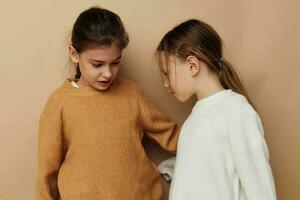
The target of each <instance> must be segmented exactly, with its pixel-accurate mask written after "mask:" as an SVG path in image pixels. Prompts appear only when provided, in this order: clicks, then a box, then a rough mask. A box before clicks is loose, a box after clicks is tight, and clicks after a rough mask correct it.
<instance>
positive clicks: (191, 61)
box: [186, 56, 200, 77]
mask: <svg viewBox="0 0 300 200" xmlns="http://www.w3.org/2000/svg"><path fill="white" fill-rule="evenodd" d="M186 63H187V65H188V68H189V72H190V74H191V75H192V76H193V77H194V76H197V74H198V73H199V71H200V61H199V60H198V58H196V57H195V56H188V57H187V59H186Z"/></svg>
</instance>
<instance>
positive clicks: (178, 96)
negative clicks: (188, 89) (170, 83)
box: [173, 94, 191, 102]
mask: <svg viewBox="0 0 300 200" xmlns="http://www.w3.org/2000/svg"><path fill="white" fill-rule="evenodd" d="M173 96H174V98H175V99H176V100H177V101H180V102H186V101H188V100H189V99H190V98H191V97H187V96H183V95H178V94H173Z"/></svg>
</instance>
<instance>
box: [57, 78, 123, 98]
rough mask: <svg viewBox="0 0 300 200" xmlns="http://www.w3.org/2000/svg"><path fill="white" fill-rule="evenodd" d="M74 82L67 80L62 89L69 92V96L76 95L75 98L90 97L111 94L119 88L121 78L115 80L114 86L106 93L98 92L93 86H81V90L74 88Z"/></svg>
mask: <svg viewBox="0 0 300 200" xmlns="http://www.w3.org/2000/svg"><path fill="white" fill-rule="evenodd" d="M72 81H74V80H72V79H67V80H65V82H64V84H63V85H62V87H63V88H64V89H65V90H66V91H67V92H68V94H71V95H75V96H90V95H95V94H98V95H99V94H109V93H111V92H112V91H114V90H115V89H116V88H117V86H118V85H119V78H116V80H114V82H113V84H112V85H111V86H110V88H108V89H107V90H105V91H101V90H97V89H95V88H93V87H91V86H80V87H79V88H76V87H73V86H72V85H71V82H72Z"/></svg>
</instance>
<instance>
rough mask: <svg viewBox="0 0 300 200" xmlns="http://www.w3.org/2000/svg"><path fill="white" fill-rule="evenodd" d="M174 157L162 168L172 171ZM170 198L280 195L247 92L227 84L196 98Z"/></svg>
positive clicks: (268, 198)
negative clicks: (206, 95) (235, 90)
mask: <svg viewBox="0 0 300 200" xmlns="http://www.w3.org/2000/svg"><path fill="white" fill-rule="evenodd" d="M170 162H172V160H171V161H170V160H167V161H165V162H163V163H162V164H161V165H160V171H161V173H163V174H165V173H171V174H172V170H170V169H171V168H172V167H171V165H170ZM169 199H170V200H275V199H276V193H275V186H274V181H273V176H272V172H271V168H270V165H269V155H268V148H267V145H266V142H265V140H264V137H263V127H262V123H261V120H260V118H259V116H258V114H257V113H256V112H255V110H254V109H253V108H252V106H251V105H250V104H249V103H248V102H247V100H246V99H245V98H244V97H243V96H241V95H239V94H237V93H235V92H233V91H231V90H223V91H221V92H218V93H216V94H214V95H212V96H210V97H208V98H205V99H203V100H200V101H198V102H197V103H196V105H195V106H194V108H193V110H192V113H191V114H190V116H189V117H188V119H187V120H186V121H185V123H184V125H183V127H182V130H181V133H180V138H179V142H178V149H177V158H176V164H175V170H174V174H173V175H172V185H171V190H170V198H169Z"/></svg>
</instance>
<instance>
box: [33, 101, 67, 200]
mask: <svg viewBox="0 0 300 200" xmlns="http://www.w3.org/2000/svg"><path fill="white" fill-rule="evenodd" d="M52 103H53V102H48V104H47V105H46V107H45V109H44V111H43V113H42V114H41V117H40V123H39V140H38V142H39V145H38V147H39V149H38V178H37V188H36V200H58V199H59V198H60V195H59V191H58V185H57V176H58V172H59V169H60V166H61V163H62V160H63V140H62V122H61V119H60V113H59V111H57V108H56V107H57V105H56V104H52Z"/></svg>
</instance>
